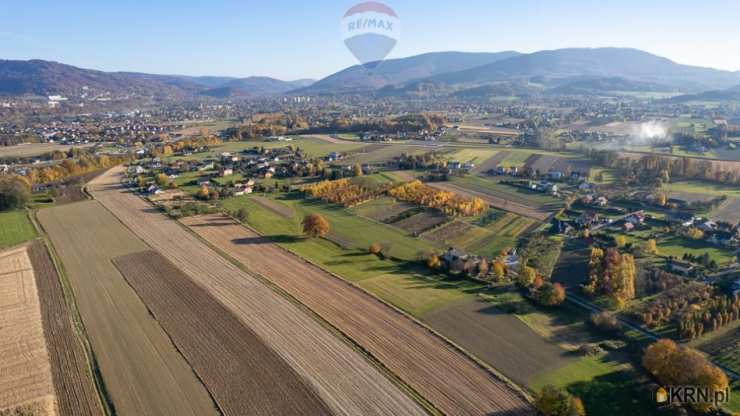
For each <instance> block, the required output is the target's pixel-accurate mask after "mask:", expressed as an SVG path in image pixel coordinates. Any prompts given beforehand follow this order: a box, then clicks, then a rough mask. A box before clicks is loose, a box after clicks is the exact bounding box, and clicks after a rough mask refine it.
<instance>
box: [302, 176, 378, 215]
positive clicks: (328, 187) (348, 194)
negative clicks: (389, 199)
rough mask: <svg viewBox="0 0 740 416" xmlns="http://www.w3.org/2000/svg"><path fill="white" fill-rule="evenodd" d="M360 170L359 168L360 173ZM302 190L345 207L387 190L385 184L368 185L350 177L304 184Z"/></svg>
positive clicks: (374, 196) (367, 199)
mask: <svg viewBox="0 0 740 416" xmlns="http://www.w3.org/2000/svg"><path fill="white" fill-rule="evenodd" d="M361 172H362V170H360V173H361ZM302 189H303V192H305V193H307V194H308V195H310V196H312V197H314V198H320V199H322V200H324V201H326V202H331V203H333V204H341V205H343V206H345V207H351V206H355V205H357V204H361V203H363V202H366V201H369V200H371V199H373V198H376V197H378V196H379V195H381V194H383V193H384V192H386V191H387V190H388V187H387V186H385V187H383V186H375V187H374V186H368V184H365V183H363V182H361V181H352V180H351V179H350V178H344V179H337V180H334V181H321V182H317V183H314V184H310V185H306V186H304V187H303V188H302Z"/></svg>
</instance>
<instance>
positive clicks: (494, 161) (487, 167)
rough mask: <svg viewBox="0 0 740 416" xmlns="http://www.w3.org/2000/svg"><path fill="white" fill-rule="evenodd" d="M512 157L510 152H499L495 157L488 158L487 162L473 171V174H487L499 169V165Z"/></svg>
mask: <svg viewBox="0 0 740 416" xmlns="http://www.w3.org/2000/svg"><path fill="white" fill-rule="evenodd" d="M510 155H511V152H508V151H505V152H498V153H496V154H495V155H493V156H491V157H490V158H488V159H487V160H485V161H484V162H483V163H481V164H480V165H478V166H476V167H475V169H473V173H485V172H488V171H491V170H494V169H496V168H497V167H498V165H499V163H501V162H502V161H503V160H504V159H506V158H507V157H509V156H510Z"/></svg>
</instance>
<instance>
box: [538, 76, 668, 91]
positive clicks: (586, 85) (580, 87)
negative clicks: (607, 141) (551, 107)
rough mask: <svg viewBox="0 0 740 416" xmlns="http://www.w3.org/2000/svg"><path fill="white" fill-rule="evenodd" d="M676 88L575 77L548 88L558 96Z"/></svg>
mask: <svg viewBox="0 0 740 416" xmlns="http://www.w3.org/2000/svg"><path fill="white" fill-rule="evenodd" d="M675 91H676V88H673V87H669V86H666V85H662V84H657V83H654V82H644V81H633V80H629V79H625V78H619V77H609V78H594V77H586V78H581V77H577V78H576V79H566V80H563V81H562V82H561V83H560V85H557V86H555V87H553V88H550V89H549V90H548V91H547V92H548V93H549V94H559V95H599V94H609V93H620V92H666V93H668V92H675Z"/></svg>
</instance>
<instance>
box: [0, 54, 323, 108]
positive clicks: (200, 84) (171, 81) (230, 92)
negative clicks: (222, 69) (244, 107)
mask: <svg viewBox="0 0 740 416" xmlns="http://www.w3.org/2000/svg"><path fill="white" fill-rule="evenodd" d="M311 83H312V81H311V80H298V81H280V80H277V79H274V78H268V77H249V78H233V77H214V76H203V77H193V76H184V75H152V74H143V73H136V72H103V71H97V70H92V69H83V68H77V67H74V66H71V65H65V64H60V63H57V62H50V61H42V60H30V61H10V60H0V95H5V96H19V95H37V96H47V95H63V96H67V97H79V96H81V95H82V94H87V96H88V97H95V96H98V95H112V96H117V97H121V96H132V97H153V98H159V99H167V98H182V97H189V96H195V95H197V94H200V95H207V96H212V97H221V96H223V97H230V96H261V95H269V94H282V93H285V92H287V91H290V90H294V89H297V88H303V87H306V86H308V85H310V84H311Z"/></svg>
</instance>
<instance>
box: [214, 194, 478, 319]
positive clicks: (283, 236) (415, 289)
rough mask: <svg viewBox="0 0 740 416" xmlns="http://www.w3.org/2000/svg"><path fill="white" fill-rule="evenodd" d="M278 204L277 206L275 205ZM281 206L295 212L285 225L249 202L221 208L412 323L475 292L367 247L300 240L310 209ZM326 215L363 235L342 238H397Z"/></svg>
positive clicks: (473, 287) (242, 200) (381, 227)
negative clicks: (244, 214)
mask: <svg viewBox="0 0 740 416" xmlns="http://www.w3.org/2000/svg"><path fill="white" fill-rule="evenodd" d="M278 203H282V202H280V201H278ZM285 204H286V205H289V206H291V207H293V209H294V210H295V211H296V214H295V216H294V218H290V219H286V218H285V217H282V216H280V215H278V214H277V213H275V212H273V211H271V210H269V209H268V208H266V207H265V206H264V205H261V204H257V203H256V202H255V201H254V200H253V199H251V198H249V197H238V198H231V199H229V200H226V201H225V203H224V205H225V208H227V209H229V210H233V209H237V208H240V207H246V208H247V209H248V210H249V218H248V220H247V222H248V224H249V225H250V226H252V227H254V228H255V229H256V230H257V231H259V232H260V233H262V234H264V235H266V236H269V237H272V238H273V240H274V241H275V242H276V243H277V244H279V245H281V246H283V247H285V248H286V249H288V250H291V251H293V252H294V253H296V254H297V255H299V256H301V257H303V258H306V259H308V260H310V261H312V262H315V263H316V264H318V265H320V266H321V267H323V268H325V269H326V270H329V271H331V272H333V273H336V274H338V275H339V276H342V277H343V278H344V279H346V280H348V281H352V282H355V283H357V284H359V285H360V286H361V287H363V288H364V289H366V290H368V291H369V292H371V293H373V294H375V295H376V296H378V297H379V298H381V299H383V300H385V301H386V302H389V303H391V304H393V305H395V306H396V307H398V308H400V309H403V310H404V311H406V312H408V313H410V314H412V315H415V316H417V317H418V316H421V315H422V314H424V313H428V312H430V311H432V310H436V309H438V308H442V307H444V306H446V305H448V304H450V303H452V302H456V301H460V300H465V299H468V298H469V297H470V296H473V295H474V294H473V292H474V291H475V290H476V289H477V288H478V286H477V285H475V284H473V283H469V282H464V281H458V282H446V281H442V280H438V278H437V277H431V276H429V275H427V274H426V272H425V271H424V270H423V269H418V268H415V267H416V266H413V265H409V264H408V263H405V262H397V261H391V260H382V259H380V258H378V257H377V256H375V255H371V254H368V253H367V248H366V247H367V246H369V244H370V243H367V245H364V244H363V245H361V246H360V247H359V248H357V249H354V250H350V249H345V248H342V247H340V246H339V245H337V244H334V243H332V242H331V241H328V240H326V239H304V238H302V237H301V236H300V232H301V227H300V219H301V218H302V216H303V215H304V214H305V212H316V211H317V210H315V209H313V208H311V204H309V206H308V207H306V206H303V205H302V204H301V203H296V201H285ZM327 211H331V210H324V211H320V212H321V213H322V214H323V215H325V216H326V217H327V219H329V222H330V223H331V224H332V226H333V227H335V228H336V226H337V225H338V224H339V223H341V224H342V225H341V226H339V228H341V229H342V230H343V232H345V231H346V229H345V228H344V227H347V226H348V227H350V228H351V229H354V228H353V227H361V228H359V229H362V230H363V232H359V233H358V232H356V230H355V233H350V232H347V234H346V235H351V236H355V235H356V234H368V230H369V229H372V228H375V231H371V232H370V234H371V235H375V236H376V237H377V236H378V233H384V232H385V233H390V234H394V233H396V230H395V229H392V228H390V227H386V226H384V225H382V224H379V223H375V222H372V221H370V220H365V219H363V218H360V217H356V216H354V215H352V214H347V215H351V216H352V217H354V218H356V219H357V220H351V221H348V220H346V219H344V220H339V221H337V218H338V217H337V215H336V214H334V213H331V212H327ZM386 229H389V230H390V231H388V230H386ZM378 230H382V231H378ZM357 238H365V239H366V241H371V239H370V238H369V237H367V235H363V236H357ZM381 241H382V240H381ZM414 241H415V242H416V240H414ZM418 243H419V244H418V245H414V246H413V249H416V248H418V247H429V243H427V242H423V241H419V242H418ZM409 253H411V254H414V253H415V252H413V251H411V250H410V251H409Z"/></svg>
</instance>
